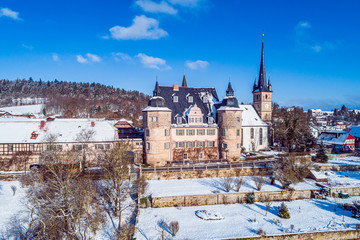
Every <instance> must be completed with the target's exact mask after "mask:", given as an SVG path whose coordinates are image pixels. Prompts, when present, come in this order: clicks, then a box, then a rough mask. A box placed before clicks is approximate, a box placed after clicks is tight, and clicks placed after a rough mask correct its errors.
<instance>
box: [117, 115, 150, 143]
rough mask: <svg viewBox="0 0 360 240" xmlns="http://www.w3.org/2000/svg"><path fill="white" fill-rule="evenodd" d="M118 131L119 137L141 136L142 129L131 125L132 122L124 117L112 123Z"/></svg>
mask: <svg viewBox="0 0 360 240" xmlns="http://www.w3.org/2000/svg"><path fill="white" fill-rule="evenodd" d="M114 127H115V128H116V129H117V131H118V135H119V139H127V138H142V137H143V131H141V130H140V129H139V128H137V127H135V126H134V125H133V122H132V121H130V120H126V119H120V120H119V121H117V122H116V123H115V124H114Z"/></svg>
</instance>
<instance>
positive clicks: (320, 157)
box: [315, 142, 329, 163]
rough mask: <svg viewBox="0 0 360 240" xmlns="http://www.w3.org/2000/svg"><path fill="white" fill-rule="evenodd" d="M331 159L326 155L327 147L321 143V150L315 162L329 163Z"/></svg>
mask: <svg viewBox="0 0 360 240" xmlns="http://www.w3.org/2000/svg"><path fill="white" fill-rule="evenodd" d="M328 159H329V157H328V156H327V155H326V147H325V145H324V144H323V142H321V143H320V147H319V150H318V151H317V153H316V155H315V161H316V162H321V163H327V161H328Z"/></svg>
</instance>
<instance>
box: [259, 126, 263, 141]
mask: <svg viewBox="0 0 360 240" xmlns="http://www.w3.org/2000/svg"><path fill="white" fill-rule="evenodd" d="M259 144H260V145H262V144H263V130H262V128H260V133H259Z"/></svg>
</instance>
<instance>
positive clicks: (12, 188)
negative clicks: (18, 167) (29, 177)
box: [11, 185, 17, 196]
mask: <svg viewBox="0 0 360 240" xmlns="http://www.w3.org/2000/svg"><path fill="white" fill-rule="evenodd" d="M11 190H12V191H13V196H14V195H15V193H16V190H17V187H16V186H15V185H11Z"/></svg>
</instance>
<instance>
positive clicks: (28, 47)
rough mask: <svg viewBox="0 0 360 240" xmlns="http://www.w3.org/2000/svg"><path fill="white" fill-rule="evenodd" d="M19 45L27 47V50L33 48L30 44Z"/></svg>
mask: <svg viewBox="0 0 360 240" xmlns="http://www.w3.org/2000/svg"><path fill="white" fill-rule="evenodd" d="M21 46H22V47H23V48H26V49H29V50H32V49H33V47H32V46H29V45H26V44H21Z"/></svg>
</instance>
